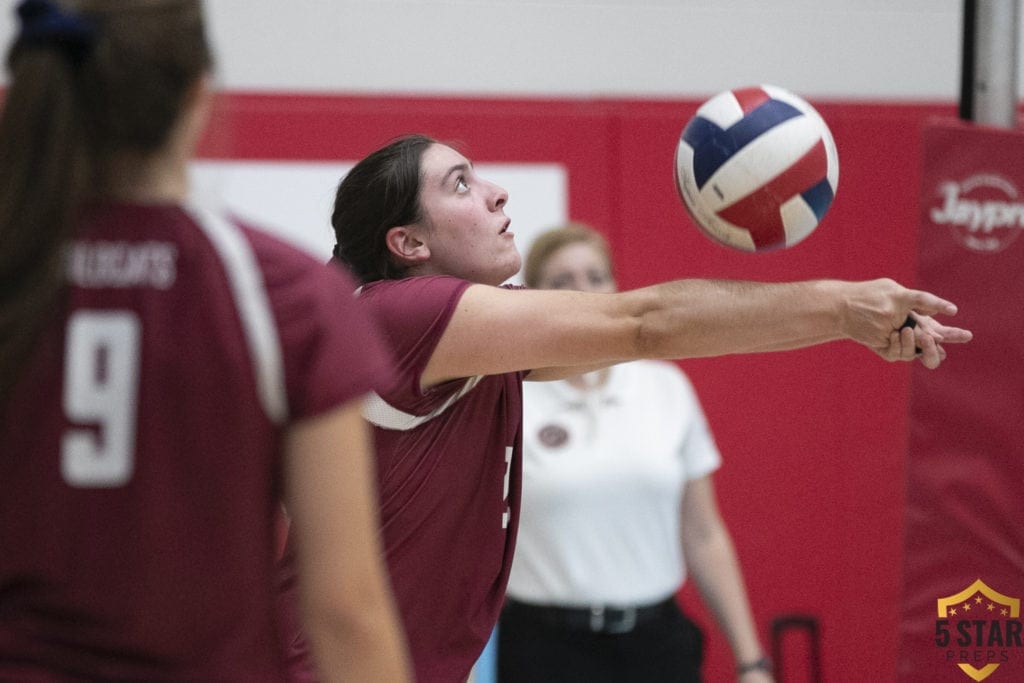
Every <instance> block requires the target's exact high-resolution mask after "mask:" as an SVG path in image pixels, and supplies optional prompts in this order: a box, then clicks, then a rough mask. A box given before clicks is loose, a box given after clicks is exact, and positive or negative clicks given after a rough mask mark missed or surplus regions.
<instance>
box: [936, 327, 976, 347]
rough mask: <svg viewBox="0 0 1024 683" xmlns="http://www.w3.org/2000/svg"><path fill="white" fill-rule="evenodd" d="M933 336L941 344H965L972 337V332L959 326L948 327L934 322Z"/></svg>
mask: <svg viewBox="0 0 1024 683" xmlns="http://www.w3.org/2000/svg"><path fill="white" fill-rule="evenodd" d="M933 335H934V336H937V337H938V341H939V342H941V343H943V344H966V343H967V342H969V341H971V340H972V339H974V333H973V332H971V331H970V330H965V329H963V328H960V327H948V326H946V325H939V324H938V323H935V332H934V333H933Z"/></svg>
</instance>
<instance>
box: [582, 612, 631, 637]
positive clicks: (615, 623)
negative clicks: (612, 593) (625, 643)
mask: <svg viewBox="0 0 1024 683" xmlns="http://www.w3.org/2000/svg"><path fill="white" fill-rule="evenodd" d="M616 611H619V610H616ZM621 614H622V616H621V618H619V619H608V618H607V615H606V612H605V608H604V606H595V607H591V608H590V630H591V631H593V632H595V633H611V634H620V633H629V632H630V631H632V630H633V629H634V628H636V607H624V608H622V610H621Z"/></svg>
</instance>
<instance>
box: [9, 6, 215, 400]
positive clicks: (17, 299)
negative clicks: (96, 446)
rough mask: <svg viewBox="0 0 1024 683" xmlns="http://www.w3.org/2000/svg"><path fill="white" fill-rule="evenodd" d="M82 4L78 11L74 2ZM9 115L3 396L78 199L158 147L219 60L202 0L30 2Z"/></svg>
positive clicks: (101, 191)
mask: <svg viewBox="0 0 1024 683" xmlns="http://www.w3.org/2000/svg"><path fill="white" fill-rule="evenodd" d="M72 7H73V8H74V9H71V8H72ZM18 15H19V19H20V32H19V34H18V36H17V38H16V39H15V42H14V44H13V46H12V47H11V50H10V52H9V54H8V57H7V67H8V70H9V72H10V76H11V78H10V85H9V87H8V90H7V93H6V95H5V98H4V101H3V109H2V111H0V169H2V171H0V173H2V177H0V401H2V400H4V399H5V397H6V396H7V394H8V393H9V390H10V388H11V387H12V386H13V384H14V382H15V381H16V380H17V378H18V374H19V371H20V369H21V366H22V365H23V364H24V361H25V358H26V356H27V355H28V353H29V351H30V350H31V348H32V345H33V343H34V341H35V339H36V337H37V335H38V334H39V332H40V330H41V329H42V327H43V326H44V325H45V324H46V323H47V322H48V321H49V320H51V318H52V317H53V315H54V313H56V312H57V311H58V310H59V308H60V304H61V292H62V289H63V284H64V281H65V279H64V259H65V257H64V251H65V247H66V246H67V245H68V243H69V241H70V239H71V237H72V236H73V235H74V234H75V223H76V220H77V218H78V215H79V211H80V209H81V205H82V203H83V202H84V201H86V200H88V199H93V198H97V197H102V196H103V195H106V194H110V193H112V191H113V190H112V188H113V187H114V185H115V184H120V185H122V186H123V185H125V184H127V185H130V184H131V182H132V180H133V179H132V178H131V177H129V178H127V179H126V178H124V177H116V176H117V175H118V172H117V171H116V170H115V168H121V169H123V168H124V167H123V166H120V167H115V164H114V163H113V162H115V161H116V160H118V159H123V158H125V157H127V158H129V159H134V160H139V161H141V160H144V159H146V158H148V157H149V156H151V155H152V154H154V153H156V152H157V151H159V150H160V149H161V148H162V147H163V146H164V144H165V143H166V142H167V140H168V139H169V137H170V133H171V130H172V129H173V127H174V125H175V123H176V122H177V121H178V119H179V116H180V114H181V111H182V108H183V106H184V104H185V102H186V98H187V96H188V93H189V90H190V88H192V86H193V85H194V84H195V83H196V82H197V80H198V78H199V77H200V76H201V75H202V74H203V73H205V72H206V71H208V70H209V68H210V63H211V57H210V51H209V47H208V45H207V42H206V35H205V30H204V28H203V22H202V13H201V11H200V7H199V3H198V1H197V0H134V1H133V0H121V1H117V0H95V1H87V0H82V1H81V2H75V3H72V2H70V1H67V2H57V1H56V0H23V1H22V2H21V3H20V4H19V5H18Z"/></svg>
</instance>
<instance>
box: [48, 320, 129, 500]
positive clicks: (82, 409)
mask: <svg viewBox="0 0 1024 683" xmlns="http://www.w3.org/2000/svg"><path fill="white" fill-rule="evenodd" d="M141 336H142V335H141V325H140V323H139V319H138V317H137V316H136V315H135V313H134V312H131V311H76V312H74V313H72V314H71V316H70V318H69V319H68V328H67V342H66V347H65V355H64V414H65V416H66V417H67V418H68V421H69V422H71V423H73V424H75V425H78V427H76V428H72V429H69V430H68V431H67V432H65V434H64V438H63V440H62V442H61V474H62V475H63V477H64V481H66V482H67V483H68V484H70V485H71V486H79V487H90V488H105V487H115V486H124V485H125V484H126V483H127V482H128V481H129V480H130V479H131V477H132V471H133V469H134V460H135V423H136V395H137V393H138V383H139V345H140V342H141Z"/></svg>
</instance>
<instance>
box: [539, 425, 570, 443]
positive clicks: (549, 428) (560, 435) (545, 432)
mask: <svg viewBox="0 0 1024 683" xmlns="http://www.w3.org/2000/svg"><path fill="white" fill-rule="evenodd" d="M537 439H539V440H540V442H541V444H543V445H544V446H545V447H547V448H561V447H562V446H564V445H565V444H567V443H569V432H567V431H566V429H565V427H563V426H561V425H556V424H549V425H545V426H543V427H541V428H540V430H539V431H538V432H537Z"/></svg>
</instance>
